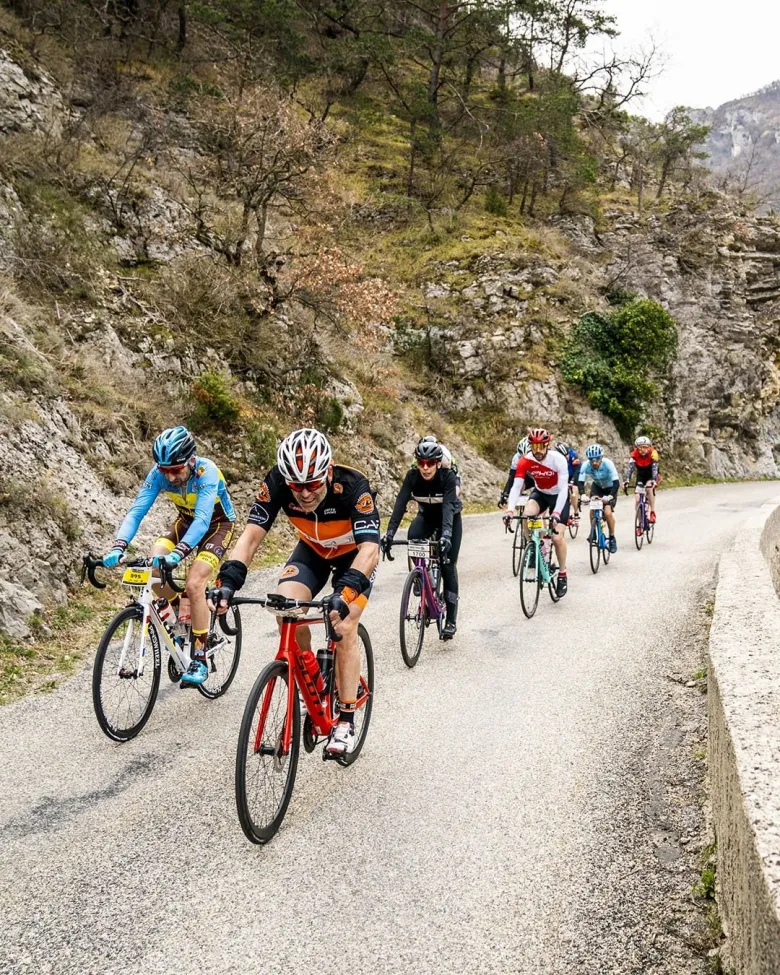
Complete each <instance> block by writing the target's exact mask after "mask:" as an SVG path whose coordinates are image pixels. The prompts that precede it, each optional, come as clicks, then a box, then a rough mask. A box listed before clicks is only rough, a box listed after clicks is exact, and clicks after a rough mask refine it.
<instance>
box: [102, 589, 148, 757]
mask: <svg viewBox="0 0 780 975" xmlns="http://www.w3.org/2000/svg"><path fill="white" fill-rule="evenodd" d="M142 621H143V610H142V609H141V607H140V606H137V605H133V606H126V607H125V608H124V609H123V610H121V611H120V612H119V613H117V614H116V616H115V617H114V618H113V619H112V620H111V622H110V623H109V624H108V628H107V629H106V632H105V633H104V634H103V637H102V639H101V641H100V645H99V646H98V650H97V655H96V656H95V664H94V667H93V670H92V704H93V706H94V708H95V717H96V718H97V720H98V724H99V725H100V728H101V730H102V731H103V733H104V734H105V735H107V736H108V737H109V738H111V739H112V740H113V741H130V739H131V738H135V736H136V735H137V734H138V732H139V731H140V730H141V729H142V728H143V726H144V725H145V724H146V722H147V721H148V720H149V716H150V715H151V713H152V709H153V708H154V702H155V700H156V699H157V691H158V689H159V687H160V671H161V669H162V666H161V663H160V643H159V640H158V638H157V632H156V630H155V629H154V627H153V626H151V625H150V626H149V628H148V634H147V636H148V638H147V641H146V651H145V657H144V661H145V662H144V669H143V673H142V674H139V673H138V655H139V652H140V644H141V624H142ZM120 660H121V668H120Z"/></svg>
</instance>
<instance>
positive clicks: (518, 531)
mask: <svg viewBox="0 0 780 975" xmlns="http://www.w3.org/2000/svg"><path fill="white" fill-rule="evenodd" d="M524 548H525V536H524V535H523V523H522V521H519V520H518V521H516V522H515V533H514V535H513V536H512V575H514V576H516V575H517V573H518V572H519V571H520V566H521V565H522V563H523V549H524Z"/></svg>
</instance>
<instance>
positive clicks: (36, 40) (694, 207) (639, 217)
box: [0, 0, 780, 694]
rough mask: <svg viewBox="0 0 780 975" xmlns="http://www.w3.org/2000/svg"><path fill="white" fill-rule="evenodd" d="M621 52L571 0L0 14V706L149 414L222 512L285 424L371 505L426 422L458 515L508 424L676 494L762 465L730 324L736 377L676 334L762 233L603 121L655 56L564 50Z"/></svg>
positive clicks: (103, 527) (642, 134)
mask: <svg viewBox="0 0 780 975" xmlns="http://www.w3.org/2000/svg"><path fill="white" fill-rule="evenodd" d="M616 30H617V25H616V24H615V23H614V21H613V20H612V19H611V18H610V17H607V16H606V15H605V14H604V12H603V10H602V9H601V6H600V4H599V3H598V2H596V0H550V2H546V3H544V4H539V3H537V2H536V0H528V2H522V3H517V2H511V3H510V2H506V3H505V2H483V3H479V2H475V3H464V2H442V0H436V2H435V3H434V2H426V0H419V2H404V0H389V2H385V0H383V2H380V0H359V2H358V0H334V2H325V0H269V2H255V0H178V2H176V0H109V2H108V3H106V4H94V3H91V2H88V0H13V2H6V3H5V7H4V8H0V90H1V91H2V92H3V93H4V94H2V95H0V142H1V143H2V153H0V217H2V218H3V219H2V220H0V303H2V315H1V317H0V327H2V333H3V348H2V349H0V376H1V377H2V389H1V390H0V413H2V416H3V419H4V433H3V434H1V435H0V444H1V445H2V448H3V453H4V458H5V460H4V471H3V473H2V475H1V477H2V481H1V483H0V528H2V531H0V564H2V566H3V569H2V571H0V595H2V596H3V597H4V599H3V600H0V606H3V608H2V609H1V610H0V630H4V631H5V632H6V633H7V634H8V636H7V638H6V643H5V644H4V645H3V646H5V647H6V649H5V650H3V649H2V647H0V657H2V655H3V654H5V657H3V659H4V660H7V661H9V663H8V665H7V667H6V674H7V683H8V687H6V688H5V690H4V688H3V686H2V684H1V683H0V694H3V693H12V691H13V685H14V684H15V682H19V681H20V680H21V675H22V673H23V672H27V671H28V670H29V669H30V668H32V669H33V670H34V669H35V668H38V670H40V671H41V672H44V671H46V670H47V669H49V668H50V664H49V663H47V662H46V661H45V660H42V659H41V657H40V652H39V651H40V650H41V648H42V647H44V646H50V644H51V641H52V640H54V638H55V636H56V632H57V631H56V627H54V617H53V616H52V612H53V610H52V608H51V607H52V605H53V604H59V606H60V610H59V612H60V623H59V624H57V625H61V628H67V625H69V624H67V625H66V624H64V623H62V620H63V619H67V617H65V616H63V615H62V614H63V613H65V612H66V610H65V608H64V607H65V601H66V598H67V591H68V587H69V586H72V584H73V582H74V581H75V567H76V564H77V561H78V554H79V552H80V551H83V550H84V549H85V548H87V547H90V546H91V547H93V548H95V550H100V549H101V548H102V547H103V546H104V545H105V544H106V543H107V542H108V541H109V540H110V538H111V537H112V532H113V529H114V527H115V526H116V524H117V523H118V521H119V520H120V518H121V514H122V509H123V508H124V506H125V505H126V503H127V499H128V497H129V496H130V495H131V494H132V492H133V491H134V490H135V489H136V487H137V485H138V483H139V479H140V477H141V476H142V474H143V473H144V472H145V471H146V470H147V469H148V465H149V443H150V440H151V438H152V437H153V435H154V434H155V433H156V432H157V431H159V430H160V429H161V428H162V427H164V426H168V425H170V424H171V423H174V422H179V421H184V422H187V423H189V424H191V425H192V426H193V428H194V429H195V431H196V432H197V434H198V436H199V439H200V442H201V444H202V449H203V453H205V454H207V455H210V456H214V457H215V459H217V460H218V461H219V462H220V464H221V465H222V466H223V468H224V470H225V473H226V475H227V477H228V480H229V483H230V485H231V490H232V491H233V493H234V494H235V495H236V497H237V502H238V506H239V509H241V510H245V508H246V502H247V499H248V498H249V497H250V496H251V493H252V491H253V488H254V486H255V484H256V482H257V479H258V476H259V474H260V472H261V471H262V469H263V468H265V467H266V466H268V465H269V464H270V463H272V462H273V458H274V454H275V446H276V441H277V437H278V436H279V435H280V434H282V433H284V432H286V431H287V430H289V429H290V428H291V427H292V426H294V425H298V424H304V423H305V424H316V425H318V426H319V427H321V428H322V429H324V430H326V431H327V432H328V433H329V434H330V435H331V436H332V438H333V441H334V444H335V445H336V450H337V456H339V457H340V458H342V459H345V460H347V461H349V462H351V463H356V464H358V465H360V466H362V467H364V468H365V469H366V471H367V472H368V474H369V476H370V477H371V479H372V481H373V483H374V484H375V485H376V486H377V487H378V489H379V491H380V499H381V501H382V502H383V504H384V505H385V508H386V506H387V501H388V499H389V498H390V497H391V496H392V494H393V492H394V489H395V487H396V486H397V483H398V480H399V476H400V475H401V473H402V472H403V470H404V468H405V466H406V464H407V463H408V457H409V453H410V450H411V447H412V445H413V443H414V441H415V438H416V436H417V435H419V433H422V432H427V431H433V432H435V433H437V434H438V435H440V436H442V437H444V438H446V440H447V442H448V443H450V444H451V445H452V446H453V448H454V449H455V452H456V454H457V455H458V457H459V459H460V460H461V462H462V466H463V468H464V483H465V489H466V492H467V497H468V499H469V500H470V501H471V502H481V503H485V502H493V501H494V499H495V492H496V488H497V486H498V485H499V484H500V482H501V480H502V477H503V470H502V469H503V468H504V466H505V463H506V461H507V459H508V457H509V456H510V455H511V452H512V449H513V445H514V443H515V441H516V439H517V435H518V433H519V432H521V431H522V429H523V427H524V426H526V425H527V424H529V423H531V422H534V423H539V422H542V423H546V424H549V425H550V426H551V427H552V428H553V429H554V430H555V431H556V432H557V433H559V434H560V435H562V436H566V437H570V438H573V439H575V440H576V441H581V440H583V439H584V438H586V437H587V438H594V437H596V436H598V437H599V438H601V439H602V440H603V441H604V442H605V443H607V444H608V445H609V446H610V448H611V449H612V450H614V451H617V452H618V453H621V452H622V451H623V449H624V443H623V438H630V437H631V436H632V435H633V434H634V433H635V432H637V431H638V430H640V429H642V430H645V429H646V430H650V431H652V432H653V434H654V435H655V436H657V437H658V438H659V440H660V442H661V444H662V447H663V450H664V455H665V461H666V463H667V465H668V467H674V466H675V465H677V467H678V468H679V469H680V470H681V471H683V472H687V473H691V472H693V473H701V474H721V475H722V474H739V473H743V472H744V470H745V468H746V467H748V466H749V465H750V464H751V463H753V462H754V460H755V458H760V457H763V456H764V454H765V453H766V450H767V448H766V447H765V442H764V429H765V427H764V426H762V424H765V421H766V417H767V416H769V415H770V414H771V413H772V411H773V410H774V408H775V405H776V399H777V397H775V395H774V392H776V391H777V390H778V389H780V383H774V372H772V376H771V377H770V378H771V379H772V381H771V382H770V381H768V380H767V376H766V375H763V374H760V373H757V372H756V371H755V370H753V372H751V373H750V377H749V378H745V377H746V376H747V370H743V369H742V363H743V353H744V361H745V362H748V361H749V362H753V363H754V362H755V361H756V356H755V351H756V350H755V348H754V347H750V348H748V347H747V346H745V342H744V335H745V334H746V333H745V331H744V329H743V330H742V331H741V332H740V336H741V337H740V338H738V339H736V340H735V341H737V342H738V343H741V344H739V348H738V349H737V350H736V351H735V352H734V353H733V354H732V355H731V358H730V360H729V362H730V363H731V366H730V367H729V368H732V367H733V368H734V369H735V370H736V371H737V372H738V373H739V378H738V380H737V381H732V380H731V378H728V379H727V378H725V377H724V374H723V371H722V370H720V371H719V370H718V369H716V370H715V371H714V372H712V370H709V371H708V367H707V365H706V363H704V362H701V361H700V360H701V357H702V356H703V355H704V354H705V352H706V353H707V354H709V353H708V352H707V350H709V348H710V346H712V348H713V349H722V348H723V344H724V343H723V336H722V335H715V334H714V332H713V334H712V335H711V336H710V335H708V336H707V337H705V338H704V339H702V338H701V336H700V335H699V334H698V333H696V334H694V331H695V328H703V327H704V326H703V325H702V324H701V321H700V317H701V316H700V315H693V313H692V312H691V311H690V310H691V308H692V307H693V305H694V303H695V302H696V301H697V300H698V299H697V298H696V297H695V295H698V290H697V289H701V288H703V287H704V284H703V282H704V281H705V279H706V280H707V282H708V283H707V285H706V290H707V295H708V300H709V301H710V302H711V304H712V303H713V302H715V297H713V296H716V297H717V302H720V301H721V289H720V285H717V287H716V286H715V285H713V283H712V273H713V272H712V266H713V261H715V262H717V261H721V263H722V264H723V266H724V268H725V267H726V265H728V269H727V270H724V271H723V277H724V280H725V279H728V281H729V282H732V279H734V280H736V278H735V274H736V272H734V271H733V270H732V264H729V261H728V260H726V259H725V258H722V259H721V258H720V257H718V254H719V248H720V249H723V247H725V248H726V249H727V250H728V249H729V248H731V249H732V250H734V251H737V252H740V253H741V252H743V251H744V252H745V253H748V252H752V251H751V248H752V250H756V249H757V247H758V245H757V243H756V239H757V238H756V234H759V235H763V238H766V239H762V242H761V247H763V248H764V249H767V248H771V247H772V246H774V245H773V243H772V242H773V241H774V240H775V237H776V234H775V229H774V224H771V225H770V224H766V225H762V227H761V228H759V229H758V230H756V228H755V227H754V226H753V224H751V223H750V221H749V220H747V221H746V220H743V222H742V225H741V227H740V226H738V225H737V222H736V221H737V215H735V213H733V212H732V209H731V203H730V202H729V201H728V200H726V198H724V197H722V196H719V195H717V194H714V193H713V192H712V190H711V189H710V188H709V187H708V185H707V183H706V180H705V176H704V172H703V170H702V169H701V167H700V162H699V158H698V153H697V149H696V146H697V144H698V143H699V142H700V141H701V139H702V137H703V132H704V131H705V130H704V129H703V128H702V126H701V125H699V124H697V123H696V122H694V121H692V120H691V119H690V117H689V116H688V115H687V113H685V112H684V111H682V110H679V111H675V112H674V113H672V115H670V117H669V119H667V120H666V121H665V122H664V123H662V124H660V125H653V124H651V123H649V122H647V121H645V120H642V119H640V118H636V117H633V116H632V115H631V114H630V108H631V101H632V98H633V97H635V96H636V95H637V94H638V93H640V92H641V91H642V89H643V84H644V80H645V78H646V77H647V75H648V72H649V70H650V66H651V60H650V59H649V58H646V57H641V56H640V57H635V58H633V57H629V58H626V59H624V60H622V61H621V60H619V59H613V60H611V61H610V62H608V63H600V64H597V63H585V62H584V61H583V60H582V59H581V54H582V50H583V48H584V46H585V44H586V43H587V42H588V41H589V40H591V39H593V38H598V37H599V36H606V35H611V34H614V32H615V31H616ZM773 235H774V236H773ZM670 262H671V263H670ZM734 266H736V265H734ZM717 274H720V271H718V272H717ZM740 274H741V275H742V277H741V278H740V281H744V280H752V278H751V274H752V271H750V270H748V274H747V278H745V274H744V273H743V272H742V271H740ZM716 276H717V275H716ZM759 277H760V275H759ZM761 280H763V279H761ZM764 285H765V286H766V287H765V289H764V291H762V292H761V293H762V294H765V293H766V294H768V295H770V296H771V293H772V292H771V287H772V285H771V281H770V282H764ZM739 286H740V285H738V284H736V285H735V284H733V282H732V283H729V284H728V289H727V287H726V285H723V288H722V300H723V301H726V300H729V301H731V302H732V305H734V302H737V298H736V297H735V295H737V294H738V291H739ZM766 288H769V291H766ZM739 300H740V301H741V299H739ZM767 300H768V299H767ZM659 302H660V303H662V304H663V305H664V307H665V309H666V310H665V311H664V310H663V309H662V308H661V307H660V305H659ZM678 307H679V312H678V310H677V309H678ZM720 307H721V306H720V304H718V307H717V309H716V308H715V305H714V304H712V307H711V308H710V313H711V314H712V315H720V310H719V309H720ZM724 307H725V306H724ZM742 307H743V306H742V305H741V304H740V305H739V309H742ZM771 308H773V306H772V305H771V304H770V305H764V304H762V305H761V309H762V310H761V314H765V312H766V311H767V309H769V310H771ZM724 314H725V315H726V316H727V317H728V316H730V317H731V318H734V317H735V314H737V313H735V312H734V309H733V307H732V308H731V310H729V311H727V312H725V313H724ZM738 314H739V315H741V314H742V311H741V310H739V311H738ZM751 314H752V312H751ZM594 315H595V317H592V316H594ZM670 315H671V317H670ZM583 316H584V317H583ZM588 316H591V317H588ZM686 316H688V317H686ZM689 320H690V324H689V325H688V324H686V322H688V321H689ZM675 321H677V325H676V324H675ZM750 321H751V322H752V321H753V319H752V318H751V319H750ZM762 321H763V319H762ZM577 322H580V325H579V326H578V328H577V329H574V330H572V326H574V325H575V324H576V323H577ZM594 323H595V324H596V325H598V329H599V330H600V332H599V334H600V335H601V338H602V339H603V340H604V341H603V342H602V344H601V346H600V347H598V348H597V343H594V341H593V339H594V336H595V334H596V333H595V332H593V326H594ZM588 327H591V331H590V332H588ZM707 327H709V326H707ZM751 327H752V326H751ZM762 327H763V326H762ZM670 329H671V333H674V334H670V331H669V330H670ZM686 329H687V331H686ZM659 330H660V331H659ZM737 331H739V330H738V329H737ZM769 331H770V330H769V329H767V333H766V334H767V335H768V334H769ZM662 333H663V335H664V336H665V337H664V339H663V342H664V344H663V348H655V347H654V342H655V337H657V336H659V335H661V334H662ZM678 333H679V342H678ZM615 341H617V342H618V346H619V349H618V347H617V346H615V348H612V346H613V345H614V342H615ZM751 341H752V340H751ZM756 342H759V343H766V342H769V339H768V338H766V336H765V334H764V332H763V331H762V332H761V333H760V338H757V339H756ZM621 343H622V344H621ZM763 347H764V346H763V345H762V348H763ZM767 347H768V346H767ZM613 353H615V355H617V359H616V358H614V357H612V358H611V356H613ZM618 353H619V354H618ZM597 360H598V361H597ZM768 362H769V363H770V365H768V366H767V369H769V370H774V368H775V367H774V353H773V354H772V355H771V356H770V357H769V359H768ZM616 365H617V366H619V370H618V371H619V375H617V376H616V373H615V368H616ZM561 366H562V368H561ZM699 369H701V370H703V371H704V375H705V376H706V378H702V379H701V380H697V381H696V382H695V383H694V384H693V388H691V387H690V384H689V383H688V382H687V380H685V376H686V375H688V376H690V375H693V374H697V375H698V370H699ZM621 370H622V371H621ZM616 378H617V380H619V381H618V383H617V385H615V382H616ZM681 380H683V381H681ZM756 383H757V384H758V387H759V389H760V388H762V387H763V388H765V389H767V390H769V392H767V393H765V394H762V395H761V397H760V405H759V406H758V407H756V406H755V400H756V397H757V396H758V394H757V393H756V394H755V395H754V387H755V384H756ZM773 391H774V392H773ZM691 397H699V399H697V400H696V402H695V403H692V402H691ZM712 403H718V404H720V405H719V406H718V408H717V410H716V412H715V414H713V415H714V416H715V419H714V420H713V421H712V422H710V423H709V425H708V423H707V421H705V420H703V416H704V413H705V412H706V411H707V410H710V408H711V406H710V404H712ZM705 404H706V405H705ZM767 422H768V421H767ZM748 427H749V428H750V431H751V432H750V438H752V439H748V441H746V440H745V438H744V436H741V437H740V436H738V435H737V431H739V430H742V431H744V430H745V429H746V428H748ZM759 428H760V429H759ZM760 464H761V465H763V466H762V467H761V470H762V471H763V472H764V473H773V472H774V467H772V465H773V464H774V460H773V459H772V455H771V454H769V455H768V459H765V460H762V461H760ZM499 468H500V469H499ZM161 517H164V515H162V516H161ZM154 527H155V526H154V525H150V528H149V531H150V532H151V531H152V530H153V528H154ZM141 541H143V538H142V539H141ZM12 580H13V581H12ZM85 612H86V610H85ZM31 620H32V621H33V622H31ZM36 638H37V640H38V642H37V643H35V642H33V643H31V642H30V641H31V640H33V641H34V640H35V639H36ZM41 640H49V643H45V642H44V643H42V642H41ZM55 642H56V641H55ZM36 647H37V650H36ZM31 648H32V649H31ZM36 654H38V656H36ZM25 661H28V662H27V663H25ZM29 661H32V663H30V662H29ZM0 680H1V679H0ZM9 688H10V689H9Z"/></svg>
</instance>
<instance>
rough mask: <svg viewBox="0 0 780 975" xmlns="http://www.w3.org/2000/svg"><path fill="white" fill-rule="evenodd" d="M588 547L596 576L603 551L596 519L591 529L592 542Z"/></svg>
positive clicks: (591, 565)
mask: <svg viewBox="0 0 780 975" xmlns="http://www.w3.org/2000/svg"><path fill="white" fill-rule="evenodd" d="M588 547H589V549H590V553H589V554H590V568H591V572H592V573H593V574H594V575H595V574H596V573H597V572H598V571H599V561H600V559H601V549H600V548H599V529H598V525H597V524H596V519H595V518H594V519H593V523H592V525H591V529H590V541H589V542H588Z"/></svg>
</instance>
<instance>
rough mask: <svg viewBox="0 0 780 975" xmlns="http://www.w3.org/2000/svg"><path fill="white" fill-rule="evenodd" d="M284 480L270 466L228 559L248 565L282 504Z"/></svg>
mask: <svg viewBox="0 0 780 975" xmlns="http://www.w3.org/2000/svg"><path fill="white" fill-rule="evenodd" d="M283 488H284V480H283V478H282V476H281V474H279V472H278V470H277V468H275V467H272V468H271V470H270V471H269V472H268V474H267V475H266V476H265V479H264V480H263V483H262V484H261V485H260V487H259V489H258V492H257V495H256V497H255V500H254V501H253V502H252V507H251V508H250V509H249V518H248V519H247V526H246V528H245V529H244V530H243V532H242V533H241V537H240V538H239V540H238V541H237V542H236V545H235V548H234V549H233V551H232V552H231V553H230V559H231V560H232V561H235V562H243V563H244V565H246V566H249V565H250V564H251V562H252V559H253V558H254V557H255V553H256V552H257V550H258V549H259V548H260V544H261V542H262V541H263V539H264V538H265V536H266V535H267V534H268V532H269V531H270V529H271V526H272V525H273V523H274V521H275V519H276V516H277V515H278V514H279V508H280V507H281V506H282V498H281V494H282V490H283ZM185 537H186V536H185Z"/></svg>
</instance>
